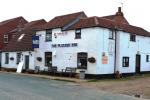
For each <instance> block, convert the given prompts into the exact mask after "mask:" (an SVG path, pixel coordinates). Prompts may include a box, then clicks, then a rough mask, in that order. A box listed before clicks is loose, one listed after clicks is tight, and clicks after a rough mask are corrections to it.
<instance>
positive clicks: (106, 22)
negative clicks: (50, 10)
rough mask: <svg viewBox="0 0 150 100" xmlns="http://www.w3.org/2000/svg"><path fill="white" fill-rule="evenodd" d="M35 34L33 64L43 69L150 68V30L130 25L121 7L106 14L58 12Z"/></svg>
mask: <svg viewBox="0 0 150 100" xmlns="http://www.w3.org/2000/svg"><path fill="white" fill-rule="evenodd" d="M36 36H38V37H39V46H38V48H34V51H35V63H34V64H35V66H38V67H39V68H40V70H46V69H48V66H57V68H58V71H61V70H62V69H65V68H66V67H72V68H77V69H79V70H80V69H84V70H85V73H86V74H93V75H103V74H105V75H106V74H114V73H116V72H119V73H122V74H124V73H125V74H129V73H140V72H148V71H150V62H149V55H150V44H149V43H150V34H149V32H148V31H146V30H144V29H143V28H140V27H136V26H133V25H130V24H129V22H128V21H127V20H126V18H125V17H124V14H123V12H122V11H121V7H119V8H118V11H117V12H116V14H114V15H109V16H103V17H96V16H94V17H87V16H86V15H85V14H84V12H78V13H73V14H67V15H62V16H57V17H55V18H53V19H52V20H50V21H49V22H48V23H47V24H45V25H43V26H42V27H39V28H38V29H37V30H36ZM143 44H144V45H143ZM37 58H41V60H40V61H39V60H37ZM77 73H78V70H77Z"/></svg>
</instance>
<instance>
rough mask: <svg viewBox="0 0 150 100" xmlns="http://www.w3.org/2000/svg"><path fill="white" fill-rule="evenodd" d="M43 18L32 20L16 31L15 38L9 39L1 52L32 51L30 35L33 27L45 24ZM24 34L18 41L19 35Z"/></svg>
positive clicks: (32, 32)
mask: <svg viewBox="0 0 150 100" xmlns="http://www.w3.org/2000/svg"><path fill="white" fill-rule="evenodd" d="M45 23H46V21H45V20H43V19H42V20H36V21H32V22H30V23H28V24H26V25H25V27H24V28H23V30H22V31H18V32H17V33H16V36H15V38H13V39H11V41H10V42H9V43H8V45H7V46H6V47H4V48H3V49H2V51H3V52H16V51H33V49H32V35H33V34H34V31H33V29H34V27H36V26H40V25H43V24H45ZM22 34H25V35H24V37H23V38H22V39H21V40H20V41H18V39H19V37H20V36H21V35H22Z"/></svg>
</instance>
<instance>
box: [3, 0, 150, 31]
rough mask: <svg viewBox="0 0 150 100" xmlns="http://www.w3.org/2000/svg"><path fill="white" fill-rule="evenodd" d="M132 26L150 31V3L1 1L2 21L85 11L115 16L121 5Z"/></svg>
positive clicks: (136, 0) (135, 0)
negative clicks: (19, 17)
mask: <svg viewBox="0 0 150 100" xmlns="http://www.w3.org/2000/svg"><path fill="white" fill-rule="evenodd" d="M119 2H122V3H123V12H124V15H125V17H126V18H127V20H128V21H129V23H130V24H131V25H135V26H139V27H143V28H145V29H146V30H148V31H150V11H149V10H150V0H0V21H3V20H6V19H10V18H14V17H18V16H23V17H24V18H25V19H26V20H28V21H32V20H37V19H45V20H46V21H49V20H50V19H52V18H53V17H55V16H58V15H64V14H68V13H74V12H79V11H84V12H85V13H86V14H87V16H106V15H112V14H115V13H116V11H117V8H118V6H122V5H121V3H119Z"/></svg>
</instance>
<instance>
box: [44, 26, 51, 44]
mask: <svg viewBox="0 0 150 100" xmlns="http://www.w3.org/2000/svg"><path fill="white" fill-rule="evenodd" d="M45 41H46V42H47V41H52V30H50V29H48V30H46V37H45Z"/></svg>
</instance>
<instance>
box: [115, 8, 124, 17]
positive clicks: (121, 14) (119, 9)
mask: <svg viewBox="0 0 150 100" xmlns="http://www.w3.org/2000/svg"><path fill="white" fill-rule="evenodd" d="M116 15H117V16H123V12H122V11H121V7H118V12H117V13H116Z"/></svg>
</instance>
